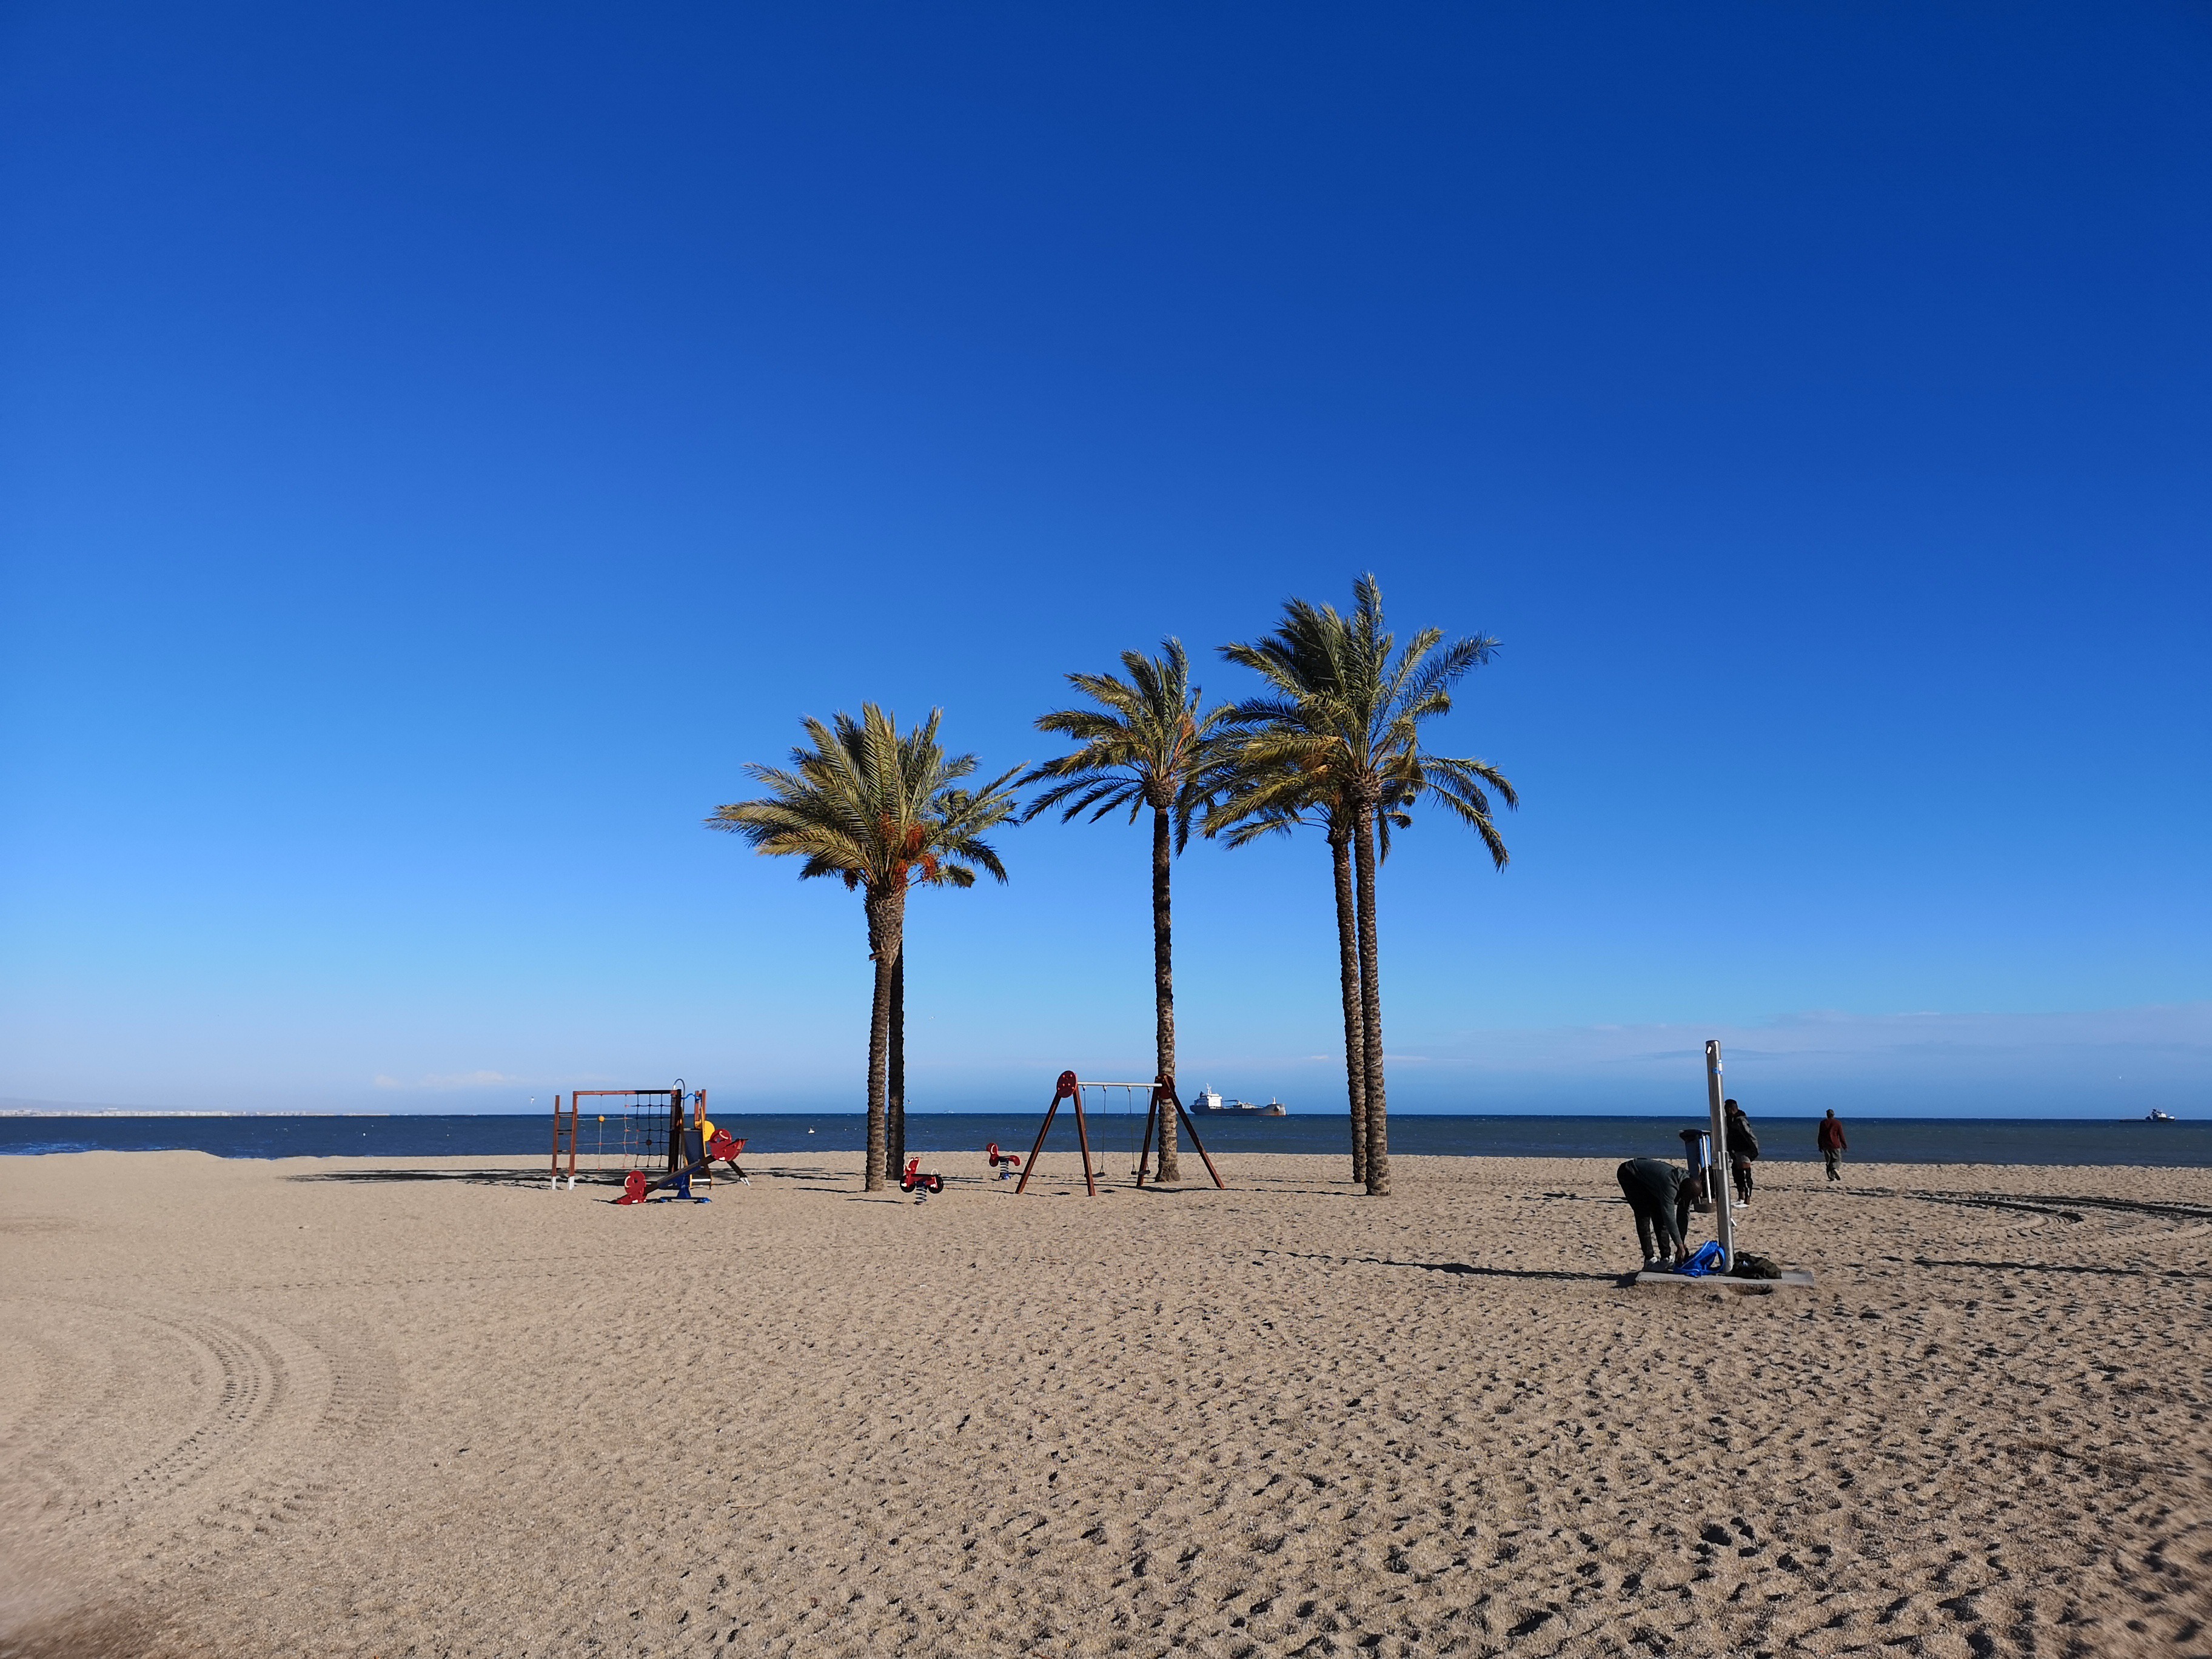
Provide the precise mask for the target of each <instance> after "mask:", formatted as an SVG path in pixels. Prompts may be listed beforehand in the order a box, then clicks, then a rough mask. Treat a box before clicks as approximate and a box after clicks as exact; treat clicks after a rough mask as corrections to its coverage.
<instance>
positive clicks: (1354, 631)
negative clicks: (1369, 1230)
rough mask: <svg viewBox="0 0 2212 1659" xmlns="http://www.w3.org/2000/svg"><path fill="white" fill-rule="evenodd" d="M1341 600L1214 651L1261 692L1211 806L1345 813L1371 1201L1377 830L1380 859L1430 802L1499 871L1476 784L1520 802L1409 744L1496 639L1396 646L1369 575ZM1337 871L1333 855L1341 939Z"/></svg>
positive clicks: (1376, 1089) (1385, 1165)
mask: <svg viewBox="0 0 2212 1659" xmlns="http://www.w3.org/2000/svg"><path fill="white" fill-rule="evenodd" d="M1353 599H1354V604H1353V609H1352V615H1351V616H1350V617H1343V616H1340V615H1339V614H1338V613H1337V611H1336V610H1335V609H1334V607H1333V606H1329V605H1310V604H1308V603H1307V602H1306V601H1304V600H1303V599H1291V600H1290V601H1288V602H1286V603H1285V605H1284V606H1283V620H1282V623H1281V625H1280V626H1279V627H1278V628H1277V629H1276V630H1275V632H1274V633H1273V634H1272V635H1268V636H1267V637H1266V638H1265V639H1262V640H1261V641H1258V642H1257V643H1256V644H1252V645H1229V646H1225V647H1222V654H1223V655H1224V656H1225V657H1227V658H1228V659H1229V660H1230V661H1231V662H1234V663H1238V664H1241V665H1243V666H1244V667H1247V668H1249V669H1252V670H1253V671H1255V672H1256V673H1258V674H1259V675H1260V676H1261V678H1264V679H1265V680H1266V681H1267V683H1268V685H1269V686H1270V688H1271V690H1272V691H1273V695H1272V696H1266V697H1260V698H1255V699H1253V700H1251V701H1249V702H1243V703H1240V704H1238V705H1237V707H1236V708H1234V709H1233V710H1232V711H1231V720H1232V721H1233V722H1234V724H1235V726H1237V728H1238V729H1240V730H1241V731H1242V732H1243V733H1244V735H1243V738H1241V740H1239V741H1238V742H1237V744H1235V747H1234V750H1233V756H1234V758H1233V760H1232V761H1231V763H1229V764H1230V766H1231V772H1232V774H1233V775H1234V778H1235V780H1236V781H1235V782H1234V783H1233V784H1231V785H1228V786H1226V787H1225V791H1224V793H1223V798H1222V799H1221V800H1220V802H1219V805H1218V807H1217V811H1218V814H1219V816H1220V817H1222V819H1223V821H1224V822H1225V823H1227V822H1230V821H1231V820H1236V819H1243V820H1247V821H1249V822H1252V823H1255V825H1261V824H1263V823H1265V820H1266V819H1267V817H1268V815H1269V814H1271V813H1273V814H1283V813H1302V812H1304V811H1310V810H1312V805H1313V803H1314V802H1316V801H1320V802H1322V803H1325V806H1324V810H1325V811H1330V812H1333V813H1334V814H1335V815H1337V818H1338V823H1336V824H1333V826H1332V827H1340V820H1341V819H1342V818H1344V817H1348V818H1349V820H1350V826H1351V833H1350V837H1349V839H1350V842H1351V852H1352V865H1353V871H1354V877H1355V880H1354V889H1355V890H1354V895H1353V902H1354V908H1355V910H1356V913H1357V918H1356V922H1357V925H1356V931H1357V934H1358V967H1359V1016H1360V1017H1359V1043H1358V1052H1357V1054H1354V1053H1353V1052H1352V1042H1351V1041H1350V1036H1349V1032H1348V1029H1347V1036H1346V1069H1347V1072H1349V1071H1350V1070H1351V1069H1352V1068H1353V1067H1357V1068H1358V1071H1359V1072H1360V1073H1362V1081H1361V1085H1360V1087H1359V1088H1358V1090H1357V1091H1354V1093H1353V1099H1354V1111H1355V1112H1357V1111H1358V1110H1359V1109H1361V1108H1362V1107H1364V1111H1365V1116H1366V1136H1365V1145H1366V1158H1365V1167H1364V1171H1363V1175H1364V1180H1365V1182H1366V1184H1367V1190H1368V1191H1369V1192H1370V1193H1371V1194H1376V1195H1377V1196H1381V1195H1383V1194H1387V1193H1388V1192H1389V1190H1390V1140H1389V1097H1388V1094H1387V1091H1386V1089H1385V1086H1384V1081H1383V993H1382V963H1381V950H1380V947H1379V945H1378V944H1377V941H1376V922H1375V869H1376V840H1377V835H1378V832H1379V835H1380V839H1381V842H1382V848H1383V852H1384V853H1385V854H1387V853H1388V851H1389V842H1390V831H1391V829H1392V828H1393V826H1394V825H1396V826H1400V827H1403V826H1404V825H1406V824H1408V823H1411V822H1412V819H1411V817H1410V811H1411V808H1412V807H1413V805H1414V803H1415V802H1417V801H1419V800H1422V799H1428V800H1432V801H1436V802H1437V803H1440V804H1441V805H1443V806H1444V807H1445V808H1446V809H1447V810H1449V811H1450V812H1451V813H1452V814H1453V815H1454V816H1455V817H1458V818H1459V819H1460V820H1461V822H1462V823H1466V824H1467V825H1468V827H1469V828H1471V829H1474V832H1475V833H1476V834H1477V835H1479V836H1481V838H1482V842H1483V845H1484V846H1485V848H1487V849H1488V851H1489V853H1490V857H1491V860H1492V865H1493V866H1495V867H1496V868H1498V869H1500V870H1503V869H1504V867H1505V866H1506V862H1507V860H1508V856H1509V855H1508V854H1507V853H1506V850H1505V842H1504V838H1503V837H1502V836H1499V835H1498V829H1497V826H1496V824H1495V823H1492V820H1491V805H1490V796H1489V793H1488V791H1489V790H1492V789H1494V790H1496V791H1497V792H1498V795H1499V796H1500V797H1501V798H1502V799H1504V802H1505V804H1506V805H1508V806H1509V807H1512V806H1518V805H1520V798H1519V797H1518V796H1517V795H1516V794H1515V793H1514V791H1513V786H1512V785H1511V784H1510V782H1508V781H1506V779H1505V776H1504V774H1502V773H1501V772H1499V771H1498V769H1497V768H1496V767H1494V766H1492V765H1491V764H1490V763H1487V762H1486V761H1480V760H1472V759H1464V760H1454V759H1448V758H1445V757H1441V756H1436V755H1431V754H1430V753H1428V752H1427V751H1426V750H1424V749H1423V748H1422V747H1421V742H1420V727H1421V724H1422V722H1424V721H1425V720H1433V719H1435V718H1437V716H1439V715H1442V714H1449V713H1450V712H1451V707H1452V698H1451V689H1452V687H1453V686H1454V685H1455V684H1458V682H1459V681H1460V680H1461V679H1462V678H1464V677H1465V675H1466V674H1467V673H1468V671H1469V670H1471V669H1474V668H1475V667H1477V666H1479V665H1481V664H1484V663H1486V662H1488V661H1489V660H1490V659H1491V657H1492V654H1493V653H1495V652H1496V651H1497V649H1498V641H1496V640H1494V639H1492V638H1490V637H1488V636H1487V635H1484V636H1480V637H1477V638H1474V639H1464V640H1455V641H1452V642H1451V643H1450V644H1449V645H1445V644H1444V643H1443V637H1444V636H1443V630H1442V629H1434V628H1429V629H1422V630H1421V631H1420V632H1419V634H1416V635H1414V636H1413V638H1412V639H1410V640H1408V641H1407V642H1406V645H1405V648H1404V649H1403V650H1399V649H1398V648H1397V643H1396V640H1395V636H1394V635H1391V634H1390V633H1389V630H1388V629H1386V628H1385V626H1384V624H1383V590H1382V587H1381V586H1380V585H1379V584H1378V583H1377V582H1376V580H1375V578H1374V577H1373V576H1372V575H1364V576H1362V577H1361V578H1360V579H1359V580H1358V583H1357V584H1356V585H1355V586H1354V587H1353ZM1439 646H1443V649H1442V650H1441V651H1438V649H1437V647H1439ZM1222 787H1223V786H1221V785H1219V784H1218V783H1217V788H1222ZM1269 827H1272V826H1269ZM1265 832H1266V830H1265V829H1264V828H1255V833H1265ZM1341 868H1342V866H1341V864H1340V865H1339V871H1340V875H1339V892H1340V895H1341V891H1342V876H1341ZM1341 927H1342V899H1341V896H1340V899H1339V928H1340V933H1341Z"/></svg>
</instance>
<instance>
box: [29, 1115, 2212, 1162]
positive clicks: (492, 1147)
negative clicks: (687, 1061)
mask: <svg viewBox="0 0 2212 1659" xmlns="http://www.w3.org/2000/svg"><path fill="white" fill-rule="evenodd" d="M1039 1116H1040V1114H1038V1113H1036V1112H1026V1113H1015V1112H1006V1113H981V1112H977V1113H944V1114H936V1113H933V1114H930V1115H915V1116H913V1117H910V1118H908V1120H907V1145H908V1150H909V1151H912V1152H927V1153H931V1154H933V1155H939V1156H942V1155H945V1154H953V1153H960V1152H973V1153H976V1154H979V1155H980V1153H981V1151H982V1149H983V1147H984V1146H985V1145H986V1144H987V1142H990V1141H997V1142H998V1143H999V1144H1000V1146H1006V1147H1008V1148H1011V1149H1013V1150H1015V1151H1018V1152H1022V1153H1023V1154H1024V1155H1026V1154H1027V1153H1028V1152H1029V1149H1030V1143H1031V1142H1032V1141H1033V1140H1035V1139H1036V1131H1037V1121H1038V1118H1039ZM714 1121H716V1122H717V1123H720V1124H722V1125H725V1126H726V1127H728V1129H729V1130H730V1132H731V1133H732V1134H737V1135H743V1136H744V1137H745V1138H746V1139H747V1141H748V1143H749V1144H748V1146H747V1147H746V1149H745V1150H746V1152H747V1154H748V1156H763V1155H771V1154H778V1153H789V1152H857V1151H860V1149H861V1148H863V1147H865V1146H866V1144H867V1125H866V1120H865V1119H864V1118H862V1117H860V1115H841V1114H830V1113H823V1114H814V1115H809V1114H805V1113H790V1112H774V1113H753V1114H744V1113H736V1112H732V1113H721V1112H717V1113H715V1114H714ZM1703 1121H1704V1119H1703V1115H1701V1114H1692V1113H1686V1114H1684V1115H1682V1116H1680V1117H1664V1118H1653V1117H1505V1116H1489V1117H1452V1116H1430V1115H1414V1114H1413V1113H1410V1112H1408V1113H1401V1114H1399V1115H1395V1116H1393V1117H1392V1118H1391V1120H1390V1150H1391V1151H1392V1152H1401V1153H1425V1154H1435V1153H1447V1154H1480V1155H1483V1156H1486V1157H1492V1158H1638V1157H1654V1158H1670V1157H1679V1156H1680V1153H1681V1150H1682V1147H1681V1142H1680V1139H1677V1137H1676V1132H1677V1131H1679V1130H1681V1129H1684V1128H1690V1127H1699V1126H1700V1125H1702V1123H1703ZM1845 1121H1846V1124H1847V1126H1848V1131H1849V1134H1850V1143H1851V1145H1850V1154H1849V1157H1850V1160H1851V1161H1852V1162H1864V1163H1880V1164H2155V1165H2162V1166H2166V1167H2175V1168H2189V1169H2204V1168H2212V1123H2198V1122H2182V1123H2146V1122H2143V1121H2140V1120H2134V1119H2118V1120H2115V1119H2105V1120H2092V1119H2063V1120H2040V1119H2034V1120H2023V1119H1960V1118H1873V1117H1869V1118H1850V1119H1847V1120H1845ZM1753 1122H1754V1125H1755V1127H1756V1128H1757V1129H1758V1132H1759V1146H1760V1150H1761V1152H1763V1154H1764V1155H1765V1158H1767V1159H1768V1160H1781V1161H1784V1162H1808V1163H1816V1162H1818V1161H1819V1156H1820V1155H1819V1153H1818V1152H1815V1151H1814V1146H1813V1125H1814V1120H1813V1119H1811V1118H1760V1119H1755V1120H1753ZM1090 1124H1091V1150H1092V1152H1094V1153H1095V1154H1096V1155H1097V1156H1098V1157H1099V1158H1101V1159H1102V1161H1103V1162H1104V1163H1105V1164H1107V1166H1108V1167H1109V1168H1112V1167H1115V1164H1116V1162H1117V1160H1118V1161H1119V1162H1120V1163H1121V1164H1133V1163H1134V1162H1135V1154H1136V1149H1137V1141H1138V1138H1139V1135H1140V1134H1141V1133H1143V1130H1144V1117H1143V1115H1142V1114H1141V1113H1135V1112H1133V1113H1127V1114H1124V1113H1121V1112H1119V1111H1115V1112H1101V1113H1094V1114H1091V1118H1090ZM595 1127H596V1125H595V1123H594V1121H593V1120H592V1117H590V1116H589V1115H586V1118H585V1120H584V1123H583V1133H582V1136H581V1148H582V1150H583V1151H585V1152H589V1151H591V1149H592V1138H593V1131H594V1129H595ZM1199 1133H1200V1135H1201V1136H1202V1137H1204V1139H1205V1141H1206V1146H1207V1148H1208V1150H1210V1151H1213V1152H1346V1153H1347V1157H1348V1146H1349V1138H1350V1131H1349V1129H1348V1128H1347V1127H1346V1122H1345V1120H1344V1118H1343V1117H1342V1116H1341V1115H1338V1116H1331V1117H1319V1116H1316V1117H1281V1118H1213V1119H1206V1118H1201V1119H1200V1120H1199ZM1074 1148H1075V1125H1074V1122H1073V1113H1071V1112H1069V1111H1067V1110H1066V1109H1062V1110H1061V1112H1060V1116H1059V1118H1058V1119H1057V1120H1056V1121H1054V1124H1053V1128H1052V1139H1051V1140H1050V1142H1049V1143H1048V1151H1050V1152H1073V1150H1074ZM179 1149H181V1150H184V1151H188V1152H211V1153H213V1154H215V1155H216V1157H218V1158H441V1157H456V1156H458V1157H464V1158H515V1157H522V1156H527V1155H532V1154H550V1152H551V1150H552V1127H551V1121H550V1117H547V1116H518V1115H512V1114H509V1115H497V1116H472V1117H432V1116H384V1117H280V1116H273V1115H271V1116H239V1117H156V1116H143V1117H141V1116H126V1115H122V1114H119V1113H118V1114H113V1115H105V1114H104V1115H99V1116H86V1117H29V1116H24V1117H0V1153H9V1152H14V1153H39V1152H165V1151H171V1150H179ZM979 1162H980V1158H979Z"/></svg>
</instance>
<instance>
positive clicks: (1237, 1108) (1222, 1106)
mask: <svg viewBox="0 0 2212 1659" xmlns="http://www.w3.org/2000/svg"><path fill="white" fill-rule="evenodd" d="M1191 1109H1193V1110H1194V1111H1200V1112H1205V1113H1207V1114H1208V1115H1214V1116H1219V1117H1288V1116H1289V1115H1291V1109H1290V1108H1289V1107H1287V1106H1285V1105H1284V1104H1283V1103H1282V1102H1281V1101H1279V1100H1277V1099H1276V1098H1275V1097H1273V1095H1270V1096H1268V1097H1267V1104H1266V1105H1265V1106H1255V1105H1254V1104H1253V1103H1251V1102H1250V1101H1249V1100H1224V1099H1223V1098H1222V1097H1221V1094H1220V1091H1218V1090H1215V1089H1200V1091H1198V1098H1197V1099H1195V1100H1194V1101H1192V1102H1191Z"/></svg>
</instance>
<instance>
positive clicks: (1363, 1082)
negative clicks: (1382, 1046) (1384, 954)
mask: <svg viewBox="0 0 2212 1659" xmlns="http://www.w3.org/2000/svg"><path fill="white" fill-rule="evenodd" d="M1328 851H1329V858H1330V861H1331V862H1332V863H1333V864H1334V866H1336V971H1337V977H1338V978H1339V979H1340V981H1342V982H1343V987H1344V1088H1345V1092H1346V1095H1348V1096H1349V1097H1351V1102H1352V1179H1353V1180H1354V1181H1357V1182H1362V1183H1363V1184H1364V1182H1366V1180H1367V1061H1366V1054H1367V1040H1366V1030H1365V1027H1364V1014H1363V1012H1362V1011H1361V1007H1360V1001H1359V933H1358V929H1359V920H1358V918H1359V907H1358V901H1357V899H1356V898H1355V897H1354V896H1353V893H1352V826H1351V825H1350V824H1346V825H1345V826H1344V828H1343V829H1342V831H1341V832H1340V831H1339V830H1338V829H1337V826H1336V823H1335V821H1334V819H1332V820H1331V822H1330V824H1329V835H1328Z"/></svg>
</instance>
